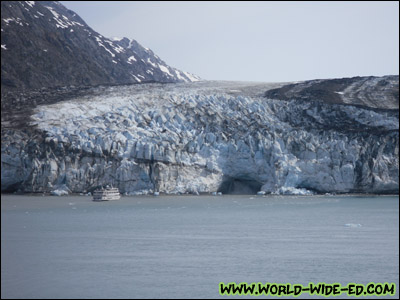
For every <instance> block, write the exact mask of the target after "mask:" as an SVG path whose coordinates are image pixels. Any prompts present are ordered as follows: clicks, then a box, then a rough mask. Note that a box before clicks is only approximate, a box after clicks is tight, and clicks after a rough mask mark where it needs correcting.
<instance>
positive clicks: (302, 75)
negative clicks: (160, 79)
mask: <svg viewBox="0 0 400 300" xmlns="http://www.w3.org/2000/svg"><path fill="white" fill-rule="evenodd" d="M61 3H62V4H64V5H65V6H66V7H67V8H69V9H71V10H73V11H75V12H76V13H77V14H78V15H80V16H81V17H82V18H83V19H84V20H85V21H86V23H87V24H88V25H89V26H91V27H92V28H93V29H94V30H96V31H97V32H99V33H100V34H102V35H104V36H107V37H112V36H116V37H124V36H125V37H129V38H134V39H135V40H137V41H138V42H139V43H141V44H142V45H143V46H145V47H149V48H150V49H152V50H153V51H154V52H155V53H156V54H157V55H158V56H160V57H161V58H162V59H163V60H164V61H165V62H166V63H168V64H169V65H171V66H173V67H176V68H178V69H181V70H183V71H189V72H191V73H194V74H197V75H199V76H201V77H202V78H204V79H210V80H212V79H218V80H241V81H296V80H306V79H316V78H338V77H351V76H366V75H375V76H381V75H397V74H399V3H398V2H397V1H392V2H384V1H379V2H367V1H360V2H348V1H346V2H336V1H333V2H249V1H247V2H225V1H223V2H214V1H213V2H165V1H162V2H151V1H143V2H142V1H132V2H127V1H112V2H111V1H105V2H102V1H98V2H94V1H72V2H69V1H61Z"/></svg>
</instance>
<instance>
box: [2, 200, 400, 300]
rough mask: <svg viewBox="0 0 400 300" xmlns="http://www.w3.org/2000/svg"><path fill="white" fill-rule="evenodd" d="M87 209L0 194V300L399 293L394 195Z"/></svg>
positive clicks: (82, 203)
mask: <svg viewBox="0 0 400 300" xmlns="http://www.w3.org/2000/svg"><path fill="white" fill-rule="evenodd" d="M90 200H91V199H90V198H89V197H85V196H75V197H41V196H13V195H2V196H1V287H2V288H1V297H2V298H80V297H83V298H215V297H219V294H218V283H219V282H225V283H228V282H233V281H235V282H238V283H239V282H248V283H250V282H279V283H281V282H283V283H287V282H288V283H292V284H294V283H302V284H307V283H308V282H310V281H311V282H326V283H333V282H339V283H342V284H347V283H349V282H356V283H363V284H367V283H369V282H371V281H373V282H394V283H396V284H397V286H398V284H399V246H398V243H399V198H398V197H394V196H385V197H365V196H362V197H361V196H329V197H328V196H313V197H295V196H290V197H287V196H279V197H278V196H277V197H260V196H222V197H215V196H214V197H212V196H197V197H196V196H187V197H186V196H162V197H123V198H122V199H121V200H120V201H117V202H102V203H95V202H92V201H90ZM345 224H361V225H362V226H361V227H348V226H345ZM397 295H398V293H397ZM304 297H306V298H308V297H309V296H308V295H307V294H305V296H304ZM224 298H230V297H227V296H224ZM336 298H338V297H336ZM395 298H398V296H396V297H395Z"/></svg>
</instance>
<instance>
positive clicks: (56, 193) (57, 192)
mask: <svg viewBox="0 0 400 300" xmlns="http://www.w3.org/2000/svg"><path fill="white" fill-rule="evenodd" d="M50 194H51V195H53V196H64V195H68V192H67V191H66V190H54V191H51V192H50Z"/></svg>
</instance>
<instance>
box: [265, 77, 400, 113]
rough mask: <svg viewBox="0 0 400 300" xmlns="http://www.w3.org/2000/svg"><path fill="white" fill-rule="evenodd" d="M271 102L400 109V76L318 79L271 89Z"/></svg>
mask: <svg viewBox="0 0 400 300" xmlns="http://www.w3.org/2000/svg"><path fill="white" fill-rule="evenodd" d="M264 96H265V97H266V98H269V99H279V100H302V101H318V102H323V103H328V104H351V105H356V106H364V107H365V106H366V107H371V108H382V109H399V76H398V75H394V76H383V77H373V76H370V77H352V78H340V79H318V80H310V81H304V82H300V83H294V84H288V85H285V86H283V87H281V88H277V89H272V90H268V91H267V92H266V93H265V95H264Z"/></svg>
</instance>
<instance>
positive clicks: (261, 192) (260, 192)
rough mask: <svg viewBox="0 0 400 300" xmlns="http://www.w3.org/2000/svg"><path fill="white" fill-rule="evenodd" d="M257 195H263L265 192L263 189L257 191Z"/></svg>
mask: <svg viewBox="0 0 400 300" xmlns="http://www.w3.org/2000/svg"><path fill="white" fill-rule="evenodd" d="M257 195H259V196H262V195H265V192H264V191H259V192H257Z"/></svg>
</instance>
